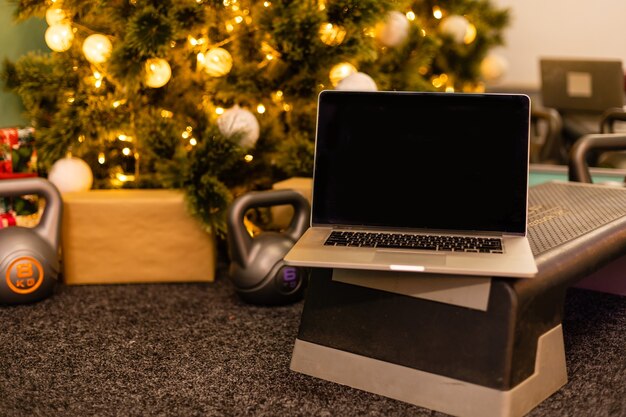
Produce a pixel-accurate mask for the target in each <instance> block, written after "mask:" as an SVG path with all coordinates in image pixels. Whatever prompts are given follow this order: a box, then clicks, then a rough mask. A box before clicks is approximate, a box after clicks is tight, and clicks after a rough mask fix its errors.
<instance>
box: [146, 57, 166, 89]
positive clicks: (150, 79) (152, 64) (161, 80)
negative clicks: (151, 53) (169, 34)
mask: <svg viewBox="0 0 626 417" xmlns="http://www.w3.org/2000/svg"><path fill="white" fill-rule="evenodd" d="M145 71H146V78H145V82H146V85H147V86H148V87H151V88H159V87H163V86H164V85H165V84H167V82H168V81H169V80H170V77H171V76H172V69H171V68H170V64H169V63H168V62H167V61H166V60H164V59H163V58H150V59H148V60H146V63H145Z"/></svg>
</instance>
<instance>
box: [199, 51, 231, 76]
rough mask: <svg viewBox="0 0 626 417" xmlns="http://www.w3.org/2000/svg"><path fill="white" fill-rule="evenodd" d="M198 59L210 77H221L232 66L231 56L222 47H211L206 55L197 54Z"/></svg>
mask: <svg viewBox="0 0 626 417" xmlns="http://www.w3.org/2000/svg"><path fill="white" fill-rule="evenodd" d="M198 60H199V61H200V64H201V65H202V66H203V67H204V70H205V71H206V73H207V74H209V75H210V76H211V77H222V76H224V75H226V74H228V73H229V72H230V70H231V69H232V67H233V57H232V56H231V55H230V52H228V51H227V50H226V49H224V48H213V49H211V50H209V52H207V53H206V55H202V54H198Z"/></svg>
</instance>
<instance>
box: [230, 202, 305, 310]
mask: <svg viewBox="0 0 626 417" xmlns="http://www.w3.org/2000/svg"><path fill="white" fill-rule="evenodd" d="M277 205H291V206H292V207H293V209H294V210H293V211H294V214H293V217H292V219H291V222H290V223H289V225H288V226H287V228H286V229H285V230H284V231H281V232H275V231H263V232H261V233H260V234H258V235H257V236H254V237H252V236H250V233H249V232H248V230H247V229H246V227H245V224H244V216H245V215H246V212H247V211H248V210H250V209H252V208H255V207H269V206H277ZM310 213H311V209H310V205H309V202H308V201H307V200H306V198H304V197H303V196H302V195H301V194H300V193H298V192H296V191H294V190H268V191H252V192H248V193H246V194H243V195H241V196H239V197H238V198H236V199H235V200H234V201H233V203H232V205H231V207H230V210H229V213H228V219H227V226H228V249H229V254H230V259H231V263H230V266H229V276H230V278H231V280H232V282H233V284H234V285H235V290H236V292H237V293H238V294H239V296H240V297H241V298H242V299H243V300H244V301H246V302H249V303H253V304H265V305H278V304H287V303H291V302H295V301H297V300H299V299H301V298H302V296H303V293H304V289H305V286H306V281H307V279H308V274H309V270H308V269H307V268H301V267H293V266H288V265H285V263H284V261H283V257H284V256H285V254H286V253H287V252H288V251H289V249H291V247H292V246H293V244H294V243H295V241H296V240H297V239H298V238H299V237H300V236H302V234H303V233H304V231H305V230H306V229H307V227H308V225H309V217H310Z"/></svg>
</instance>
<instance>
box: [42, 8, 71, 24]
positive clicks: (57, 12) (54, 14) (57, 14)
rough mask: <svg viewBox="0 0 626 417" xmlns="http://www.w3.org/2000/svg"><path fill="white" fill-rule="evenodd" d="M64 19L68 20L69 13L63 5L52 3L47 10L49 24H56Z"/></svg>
mask: <svg viewBox="0 0 626 417" xmlns="http://www.w3.org/2000/svg"><path fill="white" fill-rule="evenodd" d="M64 20H67V14H66V13H65V10H63V9H62V8H61V6H59V5H52V6H51V7H50V8H49V9H48V10H46V22H47V23H48V26H52V25H56V24H57V23H61V22H63V21H64Z"/></svg>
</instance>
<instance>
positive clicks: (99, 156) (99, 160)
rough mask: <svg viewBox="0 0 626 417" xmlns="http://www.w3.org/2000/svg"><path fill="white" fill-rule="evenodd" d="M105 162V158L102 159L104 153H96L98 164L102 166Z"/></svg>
mask: <svg viewBox="0 0 626 417" xmlns="http://www.w3.org/2000/svg"><path fill="white" fill-rule="evenodd" d="M105 162H106V158H105V157H104V152H100V153H98V163H99V164H100V165H103V164H104V163H105Z"/></svg>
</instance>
